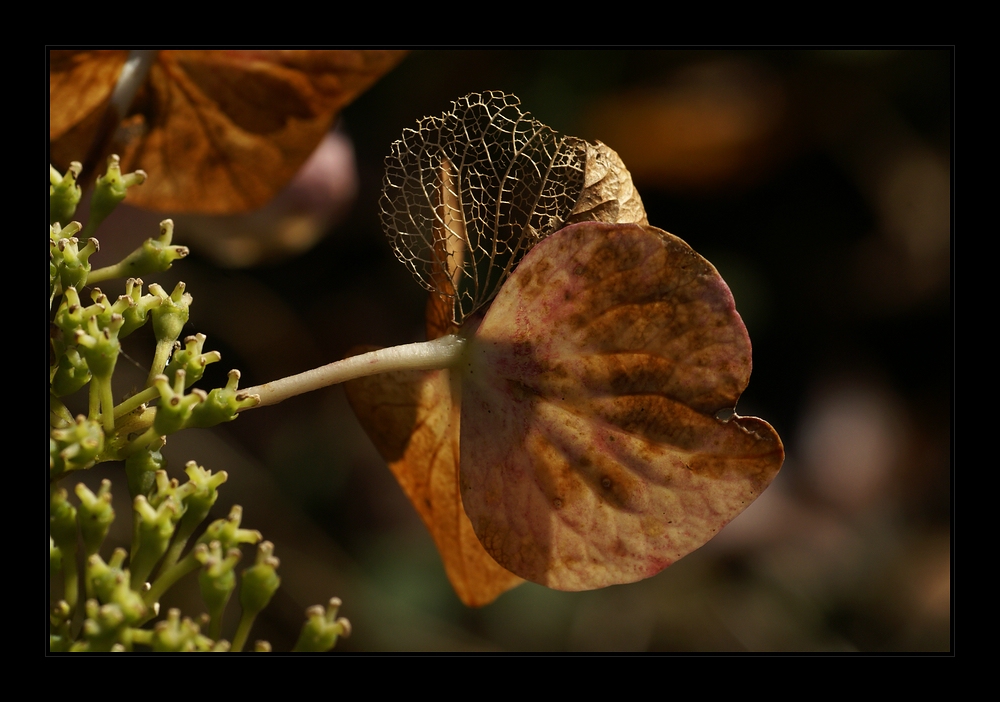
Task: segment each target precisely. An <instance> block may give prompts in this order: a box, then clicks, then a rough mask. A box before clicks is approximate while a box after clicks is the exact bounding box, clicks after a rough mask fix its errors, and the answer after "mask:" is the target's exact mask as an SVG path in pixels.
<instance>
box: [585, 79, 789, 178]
mask: <svg viewBox="0 0 1000 702" xmlns="http://www.w3.org/2000/svg"><path fill="white" fill-rule="evenodd" d="M786 103H787V97H786V94H785V90H784V88H783V86H782V85H781V84H780V83H779V82H778V81H777V80H775V79H773V78H771V77H770V76H769V75H768V74H767V72H766V71H765V70H763V69H762V68H760V67H758V66H754V65H752V64H749V63H746V62H742V61H717V62H710V63H705V64H702V65H695V66H690V67H688V68H687V69H686V70H685V71H683V72H681V73H679V74H678V75H677V76H676V77H675V80H674V81H673V82H672V83H671V84H670V85H667V86H663V87H656V88H646V89H636V90H633V91H630V92H627V93H622V94H617V95H613V96H610V97H608V98H606V99H603V100H601V101H600V102H599V103H597V104H595V105H594V107H593V108H592V109H591V110H590V111H589V114H588V116H587V118H586V124H587V127H586V128H587V131H589V132H591V133H594V134H600V135H601V138H602V139H605V140H606V141H607V142H608V143H610V144H614V145H615V149H617V151H618V153H619V154H621V157H622V159H623V160H624V161H625V162H626V163H628V165H629V170H631V171H632V176H633V178H635V180H636V182H638V183H639V184H640V185H643V186H645V185H654V186H656V187H660V188H667V189H671V190H681V191H690V190H706V189H716V188H722V187H727V186H731V185H740V184H746V183H752V182H755V181H756V180H757V179H758V178H759V176H760V175H761V174H763V173H766V172H768V171H769V169H770V168H771V167H772V166H773V165H774V164H775V163H776V162H779V161H780V160H782V158H783V157H784V156H785V154H786V152H788V151H789V150H790V147H791V142H792V141H793V138H792V137H791V135H790V131H791V130H789V129H788V128H787V124H786V122H787V120H786V112H787V107H786Z"/></svg>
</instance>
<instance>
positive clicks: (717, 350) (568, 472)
mask: <svg viewBox="0 0 1000 702" xmlns="http://www.w3.org/2000/svg"><path fill="white" fill-rule="evenodd" d="M750 366H751V362H750V340H749V337H748V336H747V333H746V328H745V327H744V326H743V323H742V320H741V319H740V317H739V315H738V314H737V312H736V309H735V305H734V303H733V299H732V295H731V294H730V292H729V289H728V287H726V284H725V283H724V282H723V280H722V278H721V277H719V274H718V273H717V272H716V270H715V269H714V268H713V267H712V265H711V264H710V263H708V262H707V261H706V260H704V259H703V258H701V257H700V256H698V254H696V253H695V252H694V251H692V250H691V248H690V247H689V246H687V244H685V243H684V242H683V241H681V240H680V239H678V238H676V237H674V236H673V235H671V234H668V233H666V232H663V231H661V230H659V229H655V228H653V227H648V226H646V227H639V226H634V225H606V224H595V223H583V224H577V225H572V226H569V227H567V228H565V229H563V230H562V231H560V232H558V233H557V234H555V235H553V236H551V237H549V238H547V239H546V240H544V241H542V242H541V243H539V244H538V245H537V246H536V247H535V248H534V249H532V251H531V252H529V254H528V255H527V256H526V257H525V258H524V260H523V261H522V262H521V264H520V266H519V267H518V269H517V270H516V271H515V272H514V274H513V275H512V276H511V277H510V279H509V280H508V281H507V283H506V284H505V285H504V287H503V289H502V290H501V291H500V293H499V295H498V296H497V298H496V299H495V300H494V302H493V304H492V306H491V307H490V309H489V311H488V312H487V313H486V316H485V318H484V320H483V322H482V324H481V325H480V326H479V328H478V330H476V332H475V334H474V336H472V338H471V341H470V348H469V352H468V356H467V358H466V361H465V367H464V368H462V369H461V371H462V378H461V381H462V418H461V441H460V448H461V485H462V499H463V502H464V505H465V510H466V512H467V514H468V516H469V518H470V520H471V522H472V525H473V527H474V528H475V531H476V534H477V536H478V537H479V539H480V541H481V542H482V543H483V546H484V547H485V548H486V550H487V552H488V553H489V554H490V555H491V556H493V557H494V558H495V559H496V560H497V561H498V562H499V563H500V564H501V565H503V566H504V567H506V568H508V569H509V570H511V571H512V572H514V573H516V574H518V575H520V576H521V577H524V578H526V579H528V580H533V581H535V582H538V583H541V584H543V585H547V586H549V587H552V588H556V589H561V590H586V589H591V588H598V587H604V586H607V585H613V584H618V583H628V582H634V581H637V580H640V579H642V578H646V577H649V576H651V575H654V574H655V573H657V572H659V571H660V570H662V569H663V568H665V567H667V566H668V565H670V564H671V563H673V562H674V561H676V560H677V559H679V558H681V557H682V556H684V555H686V554H688V553H690V552H691V551H693V550H694V549H696V548H698V547H699V546H701V545H703V544H704V543H705V542H706V541H708V540H709V539H710V538H711V537H712V536H714V535H715V534H716V533H717V532H718V531H719V530H720V529H721V528H722V527H723V526H724V525H725V524H727V523H728V522H729V521H730V520H731V519H732V518H733V517H735V516H736V515H737V514H739V513H740V512H741V511H743V510H744V509H745V508H746V507H747V506H748V505H749V504H750V503H751V502H752V501H753V500H754V499H756V497H757V496H758V495H759V494H760V493H761V491H762V490H763V489H764V488H765V487H766V486H767V485H768V484H769V483H770V482H771V480H772V479H773V478H774V476H775V474H776V473H777V472H778V469H779V468H780V466H781V462H782V460H783V455H784V454H783V448H782V444H781V440H780V439H779V438H778V435H777V434H776V433H775V431H774V430H773V429H772V428H771V427H770V426H769V425H768V424H767V423H766V422H764V421H762V420H760V419H756V418H752V417H739V416H732V417H731V418H723V417H726V416H727V415H731V414H732V410H733V409H734V408H735V406H736V401H737V400H738V399H739V396H740V394H741V393H742V392H743V390H744V389H745V388H746V385H747V382H748V380H749V376H750ZM727 410H729V412H726V411H727ZM717 414H718V417H720V418H717Z"/></svg>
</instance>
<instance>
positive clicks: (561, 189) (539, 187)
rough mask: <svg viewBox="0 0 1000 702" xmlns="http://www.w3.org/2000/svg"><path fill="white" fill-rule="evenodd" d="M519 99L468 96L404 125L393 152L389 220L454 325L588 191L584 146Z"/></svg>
mask: <svg viewBox="0 0 1000 702" xmlns="http://www.w3.org/2000/svg"><path fill="white" fill-rule="evenodd" d="M519 104H520V102H519V100H518V99H517V98H516V97H514V96H513V95H505V94H503V93H499V92H485V93H481V94H480V93H473V94H471V95H467V96H466V97H464V98H461V99H459V100H456V101H455V102H454V103H453V105H452V109H451V111H449V112H446V113H444V114H443V115H441V116H440V117H425V118H424V119H422V120H420V121H419V122H418V124H417V128H416V129H407V130H404V132H403V138H402V139H400V140H399V141H397V142H395V143H394V144H393V145H392V150H391V152H390V154H389V156H388V157H387V158H386V174H385V183H384V188H383V195H382V202H381V209H382V226H383V228H384V229H385V231H386V234H387V235H388V237H389V240H390V242H391V244H392V247H393V250H394V251H395V252H396V255H397V256H398V257H399V259H400V260H401V261H402V262H403V263H404V264H405V265H406V266H407V268H409V269H410V270H411V271H412V272H413V274H414V276H416V278H417V280H418V281H420V283H421V285H423V286H424V287H425V288H426V289H427V290H431V291H435V290H436V291H437V292H438V293H440V294H442V295H444V296H445V297H447V298H448V299H449V300H450V301H451V302H452V305H453V310H452V321H453V322H454V323H455V324H461V323H462V321H463V319H465V317H467V316H469V315H471V314H472V313H473V312H475V311H476V310H478V309H479V308H480V307H482V306H483V305H484V304H485V303H487V302H488V301H489V300H490V299H491V298H492V297H493V295H495V294H496V292H497V290H499V289H500V286H501V285H502V284H503V281H504V280H505V279H506V277H507V276H508V275H509V274H510V272H511V271H512V270H513V268H514V266H515V265H516V264H517V261H518V260H519V259H520V257H521V256H522V255H523V254H524V253H525V252H526V251H528V250H529V249H530V248H531V247H532V246H534V245H535V244H536V243H537V242H538V241H539V240H540V239H542V238H543V237H545V236H547V235H548V234H551V233H552V232H554V231H556V230H558V229H559V228H561V227H562V226H563V224H564V223H565V222H566V221H567V218H568V217H569V216H570V213H571V212H572V210H573V208H574V206H575V205H576V204H577V201H578V200H579V198H580V193H581V191H582V190H583V186H584V171H585V169H586V165H587V144H586V142H584V141H583V140H581V139H577V138H575V137H566V136H561V135H559V134H557V133H556V132H555V131H553V130H552V129H550V128H549V127H547V126H545V125H544V124H541V123H540V122H538V121H536V120H534V119H532V118H531V115H530V114H527V113H523V112H522V111H521V110H520V108H519ZM442 253H443V255H442ZM442 282H443V283H444V284H442Z"/></svg>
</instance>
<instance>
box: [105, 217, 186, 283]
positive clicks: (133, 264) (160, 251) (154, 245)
mask: <svg viewBox="0 0 1000 702" xmlns="http://www.w3.org/2000/svg"><path fill="white" fill-rule="evenodd" d="M173 236H174V222H173V220H171V219H165V220H163V221H162V222H160V234H159V236H156V237H150V238H149V239H146V241H144V242H143V243H142V246H140V247H139V248H137V249H136V250H135V251H133V252H132V253H130V254H129V255H128V256H127V257H126V258H125V259H124V260H122V261H121V262H120V263H118V264H117V265H115V266H112V267H111V269H109V270H108V271H107V272H106V273H105V272H104V270H103V269H102V271H101V275H102V278H101V279H102V280H103V279H104V277H103V276H105V275H107V276H108V277H115V278H124V277H126V276H139V275H146V274H147V273H159V272H161V271H165V270H168V269H169V268H170V266H171V265H173V262H174V261H176V260H177V259H179V258H184V257H185V256H187V255H188V253H189V251H188V248H187V247H186V246H171V244H170V242H171V241H172V240H173ZM112 269H113V270H112Z"/></svg>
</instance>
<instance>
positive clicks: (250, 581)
mask: <svg viewBox="0 0 1000 702" xmlns="http://www.w3.org/2000/svg"><path fill="white" fill-rule="evenodd" d="M278 563H279V561H278V559H277V558H275V557H274V544H272V543H271V542H270V541H264V542H263V543H261V544H260V545H259V546H258V547H257V560H256V562H255V563H254V564H253V565H252V566H250V567H249V568H247V569H246V570H244V571H243V582H242V584H241V585H240V606H242V607H243V611H244V612H245V613H246V612H249V613H252V614H256V613H257V612H260V611H261V610H263V609H264V608H265V607H267V605H268V603H269V602H270V601H271V598H272V597H273V596H274V593H275V592H277V591H278V587H279V586H280V585H281V578H279V577H278V573H277V568H278Z"/></svg>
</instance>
